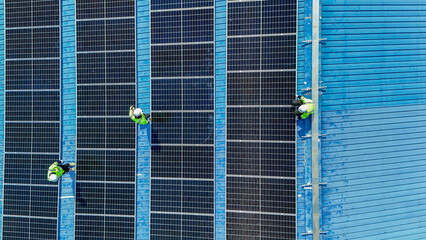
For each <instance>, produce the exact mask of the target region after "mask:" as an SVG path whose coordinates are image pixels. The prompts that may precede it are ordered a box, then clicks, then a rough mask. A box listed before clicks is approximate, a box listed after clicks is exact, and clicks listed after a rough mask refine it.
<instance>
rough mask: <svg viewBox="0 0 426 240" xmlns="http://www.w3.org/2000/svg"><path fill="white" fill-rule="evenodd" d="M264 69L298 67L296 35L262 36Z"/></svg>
mask: <svg viewBox="0 0 426 240" xmlns="http://www.w3.org/2000/svg"><path fill="white" fill-rule="evenodd" d="M262 69H263V70H278V69H296V36H295V35H290V36H267V37H262Z"/></svg>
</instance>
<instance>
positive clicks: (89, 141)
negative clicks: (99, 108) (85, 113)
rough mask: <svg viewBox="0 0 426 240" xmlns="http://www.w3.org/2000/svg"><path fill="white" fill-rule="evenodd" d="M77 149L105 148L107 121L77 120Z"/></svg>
mask: <svg viewBox="0 0 426 240" xmlns="http://www.w3.org/2000/svg"><path fill="white" fill-rule="evenodd" d="M77 131H78V134H77V148H105V135H106V133H105V119H104V118H78V119H77Z"/></svg>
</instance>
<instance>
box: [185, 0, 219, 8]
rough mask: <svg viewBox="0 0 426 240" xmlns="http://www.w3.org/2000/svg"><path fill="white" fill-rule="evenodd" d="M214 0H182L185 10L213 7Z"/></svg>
mask: <svg viewBox="0 0 426 240" xmlns="http://www.w3.org/2000/svg"><path fill="white" fill-rule="evenodd" d="M213 6H214V1H213V0H182V7H183V8H196V7H213Z"/></svg>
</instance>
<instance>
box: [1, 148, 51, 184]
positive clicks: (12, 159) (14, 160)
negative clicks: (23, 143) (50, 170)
mask: <svg viewBox="0 0 426 240" xmlns="http://www.w3.org/2000/svg"><path fill="white" fill-rule="evenodd" d="M30 161H31V155H30V154H5V155H4V183H14V184H18V183H22V184H29V183H30V182H31V179H30V178H29V177H22V176H30V174H31V169H30V168H23V167H22V166H25V165H26V164H28V162H30ZM44 177H46V171H45V175H44Z"/></svg>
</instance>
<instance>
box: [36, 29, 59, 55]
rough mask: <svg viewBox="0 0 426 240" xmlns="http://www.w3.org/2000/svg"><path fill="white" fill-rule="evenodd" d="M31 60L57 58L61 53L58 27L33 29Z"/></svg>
mask: <svg viewBox="0 0 426 240" xmlns="http://www.w3.org/2000/svg"><path fill="white" fill-rule="evenodd" d="M32 38H33V46H32V47H33V58H57V57H59V56H60V54H61V52H60V50H59V47H60V39H59V27H49V28H34V29H33V36H32Z"/></svg>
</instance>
